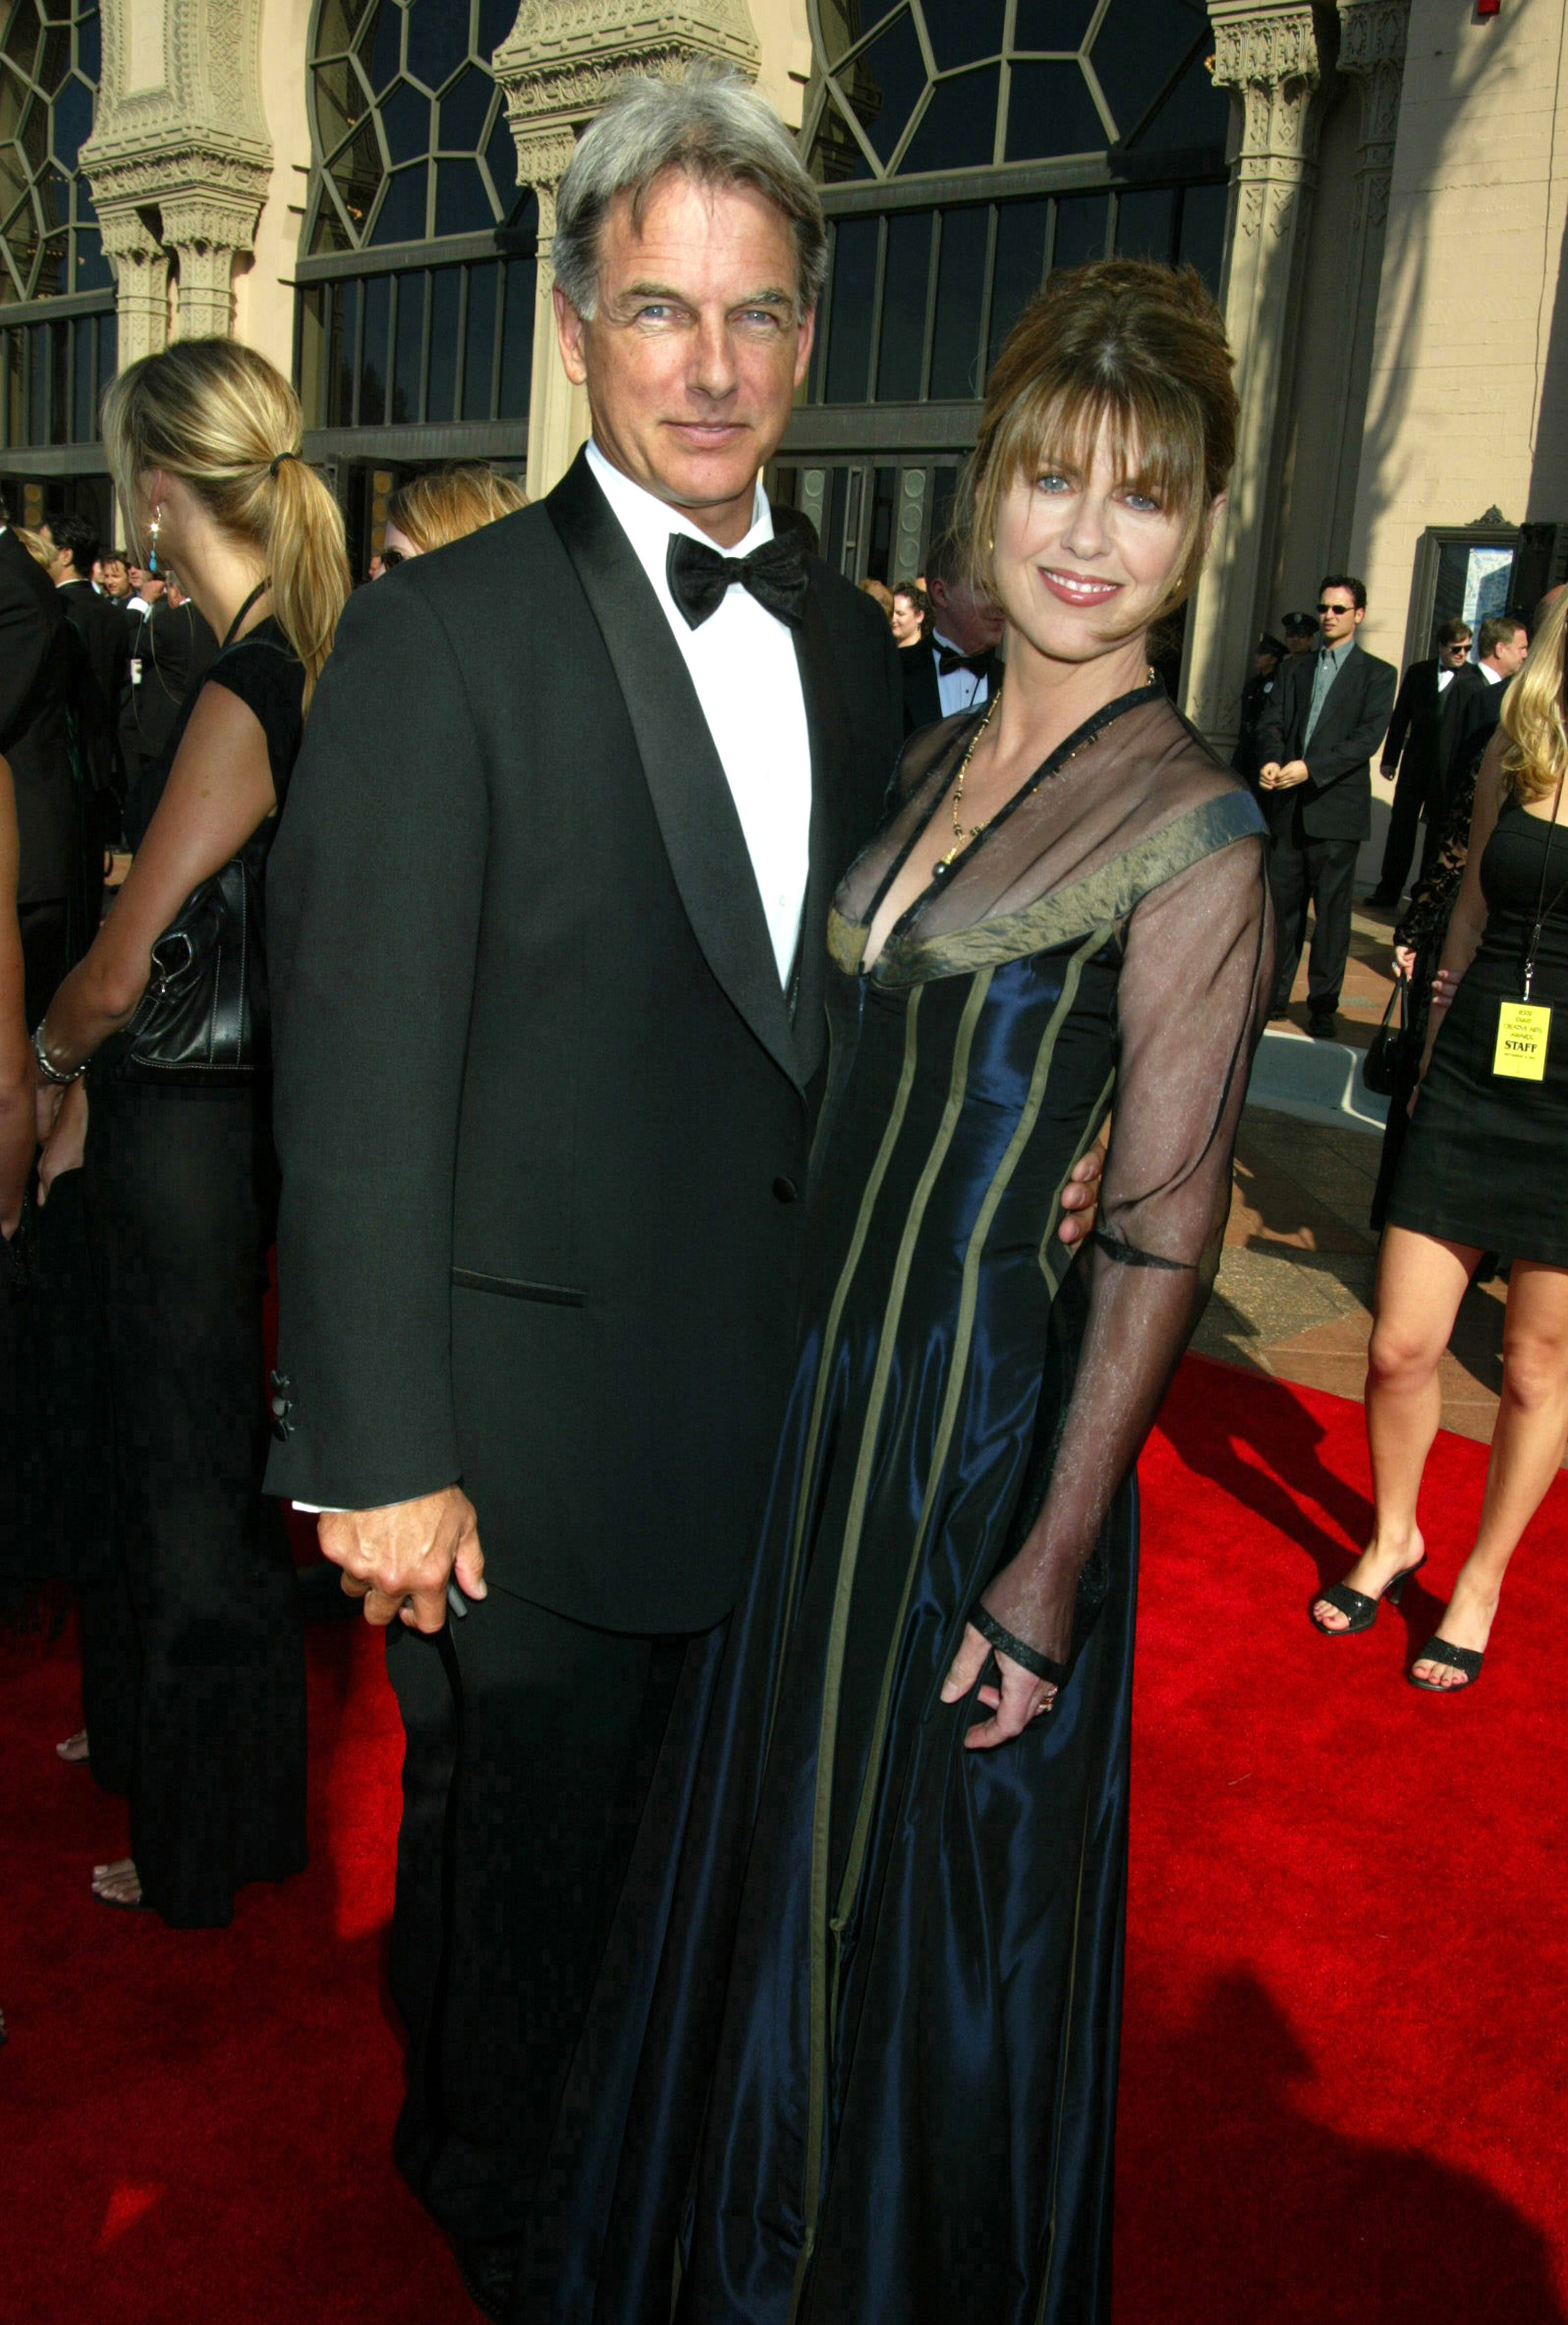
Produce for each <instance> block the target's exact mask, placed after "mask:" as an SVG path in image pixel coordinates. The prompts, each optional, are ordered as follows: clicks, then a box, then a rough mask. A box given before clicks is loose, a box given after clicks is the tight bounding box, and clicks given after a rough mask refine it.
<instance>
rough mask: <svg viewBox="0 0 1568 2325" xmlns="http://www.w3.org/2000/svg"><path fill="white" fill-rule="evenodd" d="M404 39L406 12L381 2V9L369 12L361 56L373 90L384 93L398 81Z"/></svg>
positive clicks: (372, 9) (390, 1) (362, 34)
mask: <svg viewBox="0 0 1568 2325" xmlns="http://www.w3.org/2000/svg"><path fill="white" fill-rule="evenodd" d="M402 38H403V11H402V9H401V8H398V7H394V5H393V0H381V5H380V6H379V7H378V8H371V9H367V10H366V17H365V24H364V28H363V31H362V32H361V34H360V39H359V56H360V60H361V61H362V63H363V64H364V67H365V72H366V79H368V80H369V83H370V86H371V88H374V89H377V90H379V89H384V88H385V87H386V85H387V83H388V81H392V80H395V79H396V78H397V68H398V49H399V45H400V43H401V41H402Z"/></svg>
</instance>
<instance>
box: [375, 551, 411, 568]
mask: <svg viewBox="0 0 1568 2325" xmlns="http://www.w3.org/2000/svg"><path fill="white" fill-rule="evenodd" d="M407 555H408V551H407V550H406V549H384V550H383V551H382V552H381V570H382V571H383V572H384V573H390V572H391V571H392V570H393V569H394V567H395V566H399V565H401V564H402V563H403V560H404V558H405V557H406V556H407Z"/></svg>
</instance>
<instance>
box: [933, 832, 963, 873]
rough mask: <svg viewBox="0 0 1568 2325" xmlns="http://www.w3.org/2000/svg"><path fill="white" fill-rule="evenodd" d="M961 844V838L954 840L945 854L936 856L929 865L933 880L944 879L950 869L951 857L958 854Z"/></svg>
mask: <svg viewBox="0 0 1568 2325" xmlns="http://www.w3.org/2000/svg"><path fill="white" fill-rule="evenodd" d="M962 845H963V842H962V841H961V840H959V841H956V842H955V843H954V845H953V846H952V847H951V848H949V849H948V851H947V854H946V855H945V856H939V857H937V859H936V862H935V863H934V864H933V865H932V867H931V876H932V879H933V880H945V879H946V877H947V875H948V874H949V873H950V872H951V870H952V860H953V857H955V856H956V855H957V854H958V852H959V848H960V847H961V846H962Z"/></svg>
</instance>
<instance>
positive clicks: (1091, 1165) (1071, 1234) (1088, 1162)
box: [1056, 1116, 1110, 1249]
mask: <svg viewBox="0 0 1568 2325" xmlns="http://www.w3.org/2000/svg"><path fill="white" fill-rule="evenodd" d="M1109 1143H1110V1119H1109V1116H1107V1118H1106V1121H1105V1123H1104V1125H1103V1126H1102V1128H1101V1130H1100V1134H1099V1137H1098V1138H1097V1139H1096V1140H1095V1142H1094V1144H1093V1145H1092V1146H1091V1147H1090V1150H1089V1152H1088V1153H1087V1154H1086V1155H1084V1157H1083V1159H1082V1161H1081V1162H1079V1163H1074V1164H1073V1166H1072V1175H1071V1176H1070V1177H1069V1179H1068V1181H1067V1184H1066V1185H1065V1187H1063V1188H1062V1225H1061V1226H1060V1227H1058V1228H1057V1230H1056V1233H1057V1237H1058V1238H1059V1239H1060V1241H1062V1243H1064V1244H1066V1245H1067V1246H1068V1247H1069V1249H1071V1248H1072V1246H1073V1245H1074V1244H1080V1243H1082V1242H1083V1241H1084V1240H1085V1239H1086V1238H1087V1237H1090V1236H1091V1235H1092V1234H1093V1233H1094V1222H1095V1220H1096V1219H1097V1218H1099V1179H1100V1173H1101V1172H1102V1171H1103V1170H1104V1169H1105V1150H1106V1147H1107V1146H1108V1145H1109Z"/></svg>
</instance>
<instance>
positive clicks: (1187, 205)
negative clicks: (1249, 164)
mask: <svg viewBox="0 0 1568 2325" xmlns="http://www.w3.org/2000/svg"><path fill="white" fill-rule="evenodd" d="M1226 191H1227V190H1226V188H1225V187H1223V186H1189V187H1188V188H1187V189H1186V191H1185V192H1184V193H1183V196H1182V241H1181V255H1182V257H1183V261H1184V262H1185V263H1186V264H1187V265H1189V266H1195V267H1196V268H1197V270H1198V272H1199V273H1200V274H1201V275H1202V278H1203V280H1204V282H1205V283H1207V284H1208V285H1209V288H1210V290H1211V292H1213V294H1214V296H1215V298H1216V299H1218V297H1219V296H1220V269H1221V267H1222V266H1223V264H1224V261H1225V200H1226Z"/></svg>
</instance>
